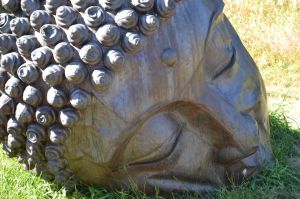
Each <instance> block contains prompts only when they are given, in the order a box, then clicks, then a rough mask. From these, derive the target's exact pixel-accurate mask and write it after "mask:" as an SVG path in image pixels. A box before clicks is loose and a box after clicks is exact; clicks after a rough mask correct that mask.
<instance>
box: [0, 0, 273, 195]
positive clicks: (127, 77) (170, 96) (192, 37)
mask: <svg viewBox="0 0 300 199" xmlns="http://www.w3.org/2000/svg"><path fill="white" fill-rule="evenodd" d="M1 6H2V8H1V10H0V11H1V14H0V32H1V34H0V53H1V68H0V89H1V97H0V127H1V128H0V138H1V142H2V144H3V149H4V151H5V152H6V153H7V155H8V156H10V157H14V156H17V157H18V160H19V162H20V163H23V164H24V165H25V168H26V169H34V170H35V171H36V172H37V173H38V174H40V173H42V175H43V176H45V177H46V178H48V179H50V180H51V179H54V180H55V182H56V183H58V184H63V185H67V184H68V185H70V184H72V183H75V182H76V181H77V180H80V181H82V182H84V183H87V184H95V185H100V186H104V187H109V188H117V187H120V186H124V185H128V184H129V183H131V182H134V183H136V184H137V185H138V186H139V187H140V189H142V190H144V191H148V192H151V191H152V190H153V189H154V188H155V187H159V188H160V189H161V190H163V191H166V192H170V191H185V190H188V191H209V190H213V189H214V188H215V187H218V186H220V185H223V184H227V183H228V181H229V179H230V178H232V179H233V180H235V181H236V182H240V181H241V180H243V179H244V178H247V177H249V176H253V175H255V174H257V173H258V172H259V171H260V170H261V168H262V167H263V166H264V165H267V164H268V163H269V162H270V161H271V159H272V152H271V147H270V143H269V123H268V110H267V103H266V92H265V88H264V84H263V81H262V78H261V76H260V74H259V71H258V69H257V67H256V65H255V63H254V62H253V60H252V59H251V57H250V56H249V54H248V53H247V51H246V49H245V48H244V47H243V45H242V43H241V41H240V40H239V38H238V36H237V34H236V32H235V31H234V29H233V28H232V26H231V24H230V23H229V21H228V20H227V18H226V17H225V16H224V14H223V13H222V11H223V6H224V5H223V2H222V1H220V0H185V1H181V0H70V1H68V0H46V1H39V0H1ZM249 34H251V33H249Z"/></svg>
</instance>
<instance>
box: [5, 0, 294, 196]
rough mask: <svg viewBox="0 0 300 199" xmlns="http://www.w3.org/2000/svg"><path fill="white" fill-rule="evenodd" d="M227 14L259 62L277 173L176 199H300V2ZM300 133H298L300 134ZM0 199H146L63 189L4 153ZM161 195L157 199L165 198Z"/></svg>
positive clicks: (265, 1) (239, 2)
mask: <svg viewBox="0 0 300 199" xmlns="http://www.w3.org/2000/svg"><path fill="white" fill-rule="evenodd" d="M225 3H226V7H225V13H226V14H227V16H228V17H229V19H230V20H231V21H232V23H233V26H234V27H235V28H236V30H237V32H238V33H239V35H240V37H241V39H242V41H243V43H244V44H245V46H246V47H247V49H248V50H249V52H250V54H251V55H252V56H253V58H254V60H255V61H256V63H257V65H258V67H259V69H260V71H261V74H262V76H263V79H264V81H265V84H266V88H267V94H268V98H269V107H270V119H271V120H270V121H271V142H272V146H273V152H274V165H273V167H270V168H266V169H265V170H264V171H263V172H262V173H261V174H260V175H258V176H256V177H254V178H252V179H250V180H249V181H247V182H245V183H243V184H242V185H241V186H232V187H224V188H220V189H219V190H218V191H217V192H216V193H214V194H210V195H206V196H203V195H200V194H190V193H186V194H181V195H174V196H172V198H203V197H205V198H217V199H223V198H224V199H225V198H243V199H244V198H270V199H273V198H289V199H290V198H295V199H296V198H300V170H299V169H300V168H299V167H300V160H299V155H300V131H299V126H300V2H299V0H278V1H275V0H225ZM297 129H298V130H297ZM0 160H1V161H0V198H12V199H19V198H20V199H23V198H103V199H104V198H147V197H146V196H145V194H143V193H139V192H138V191H134V189H132V190H131V191H128V190H121V191H119V192H109V191H107V190H104V189H99V188H94V187H86V186H79V187H77V190H76V191H75V192H74V193H73V194H72V195H69V196H66V192H65V190H64V189H57V188H56V187H55V185H53V184H51V183H48V182H45V181H43V180H42V179H41V178H39V177H35V176H34V175H32V174H31V173H30V172H24V171H23V169H22V167H21V166H20V165H19V164H18V163H17V161H16V160H15V159H12V160H11V159H7V158H6V157H5V156H4V154H3V153H0ZM158 195H160V194H159V192H158V193H157V196H154V197H153V198H162V197H160V196H158Z"/></svg>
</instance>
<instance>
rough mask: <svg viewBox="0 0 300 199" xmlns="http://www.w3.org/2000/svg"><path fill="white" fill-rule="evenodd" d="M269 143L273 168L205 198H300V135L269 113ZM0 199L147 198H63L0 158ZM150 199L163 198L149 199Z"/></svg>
mask: <svg viewBox="0 0 300 199" xmlns="http://www.w3.org/2000/svg"><path fill="white" fill-rule="evenodd" d="M270 120H271V143H272V146H273V152H274V157H275V165H274V166H273V167H272V168H266V169H265V170H264V171H263V172H262V173H261V174H260V175H258V176H256V177H253V178H252V179H250V180H249V181H247V182H244V183H243V184H242V185H240V186H234V185H233V186H231V187H229V188H228V187H223V188H220V189H219V190H218V191H217V192H216V193H214V194H212V195H206V196H205V197H209V198H217V199H225V198H245V199H246V198H270V199H273V198H289V199H292V198H295V199H296V198H300V171H299V168H294V167H293V166H292V165H291V164H290V162H289V160H290V159H291V158H293V157H297V156H299V155H300V151H297V150H296V148H295V147H294V146H295V145H296V144H298V145H299V144H300V131H296V130H293V129H291V128H290V126H289V123H288V122H287V121H286V118H285V117H284V116H283V115H282V114H278V113H272V114H271V115H270ZM0 159H1V160H2V161H1V163H0V182H1V183H0V198H7V199H8V198H11V199H19V198H20V199H23V198H26V199H27V198H82V199H84V198H101V199H106V198H124V199H125V198H145V199H146V198H150V197H147V196H146V195H145V194H144V193H141V192H138V191H136V189H134V188H133V189H130V190H131V191H129V190H120V191H118V192H110V191H107V190H105V189H101V188H95V187H87V186H83V185H82V186H80V187H78V188H77V190H76V191H75V192H74V193H73V194H72V195H69V196H67V194H66V191H65V190H64V189H58V188H57V187H55V185H53V184H51V183H49V182H46V181H44V180H42V179H41V178H39V177H36V176H34V175H32V174H31V173H30V172H25V171H23V170H22V167H21V166H20V165H19V164H18V163H17V161H16V160H15V159H7V158H6V157H5V156H4V155H3V153H1V155H0ZM203 197H204V196H203V195H201V194H197V193H196V194H192V193H183V194H181V195H173V198H193V199H195V198H203ZM152 198H163V197H162V196H159V192H158V193H157V196H152Z"/></svg>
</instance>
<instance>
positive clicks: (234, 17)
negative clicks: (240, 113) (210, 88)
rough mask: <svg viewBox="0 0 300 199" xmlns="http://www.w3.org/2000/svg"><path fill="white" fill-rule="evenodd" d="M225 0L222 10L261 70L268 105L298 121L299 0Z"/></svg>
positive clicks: (299, 95) (299, 76)
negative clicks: (223, 9)
mask: <svg viewBox="0 0 300 199" xmlns="http://www.w3.org/2000/svg"><path fill="white" fill-rule="evenodd" d="M224 2H225V4H226V6H225V13H226V14H227V16H228V17H229V19H230V20H231V22H232V23H233V25H234V27H235V28H236V30H237V32H238V33H239V36H240V38H241V39H242V41H243V43H244V44H245V46H246V47H247V49H248V50H249V52H250V54H251V55H252V56H253V58H254V60H255V61H256V63H257V65H258V67H259V69H260V71H261V73H262V76H263V78H264V80H265V84H266V87H267V92H268V96H269V106H270V109H271V110H277V109H281V110H283V111H284V112H285V113H286V115H287V116H288V117H289V118H291V121H292V122H293V124H294V125H295V126H296V125H300V0H277V1H276V0H224ZM296 121H297V122H296ZM296 123H298V124H296Z"/></svg>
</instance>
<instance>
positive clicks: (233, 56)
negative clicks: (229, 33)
mask: <svg viewBox="0 0 300 199" xmlns="http://www.w3.org/2000/svg"><path fill="white" fill-rule="evenodd" d="M235 61H236V50H235V48H234V47H232V53H231V58H230V60H229V62H228V63H227V64H225V65H224V67H221V68H220V69H218V70H217V72H216V73H215V75H214V76H213V77H212V80H216V79H217V78H218V77H220V76H221V75H222V74H224V73H225V72H226V71H228V70H230V69H231V68H232V67H233V65H234V63H235Z"/></svg>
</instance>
